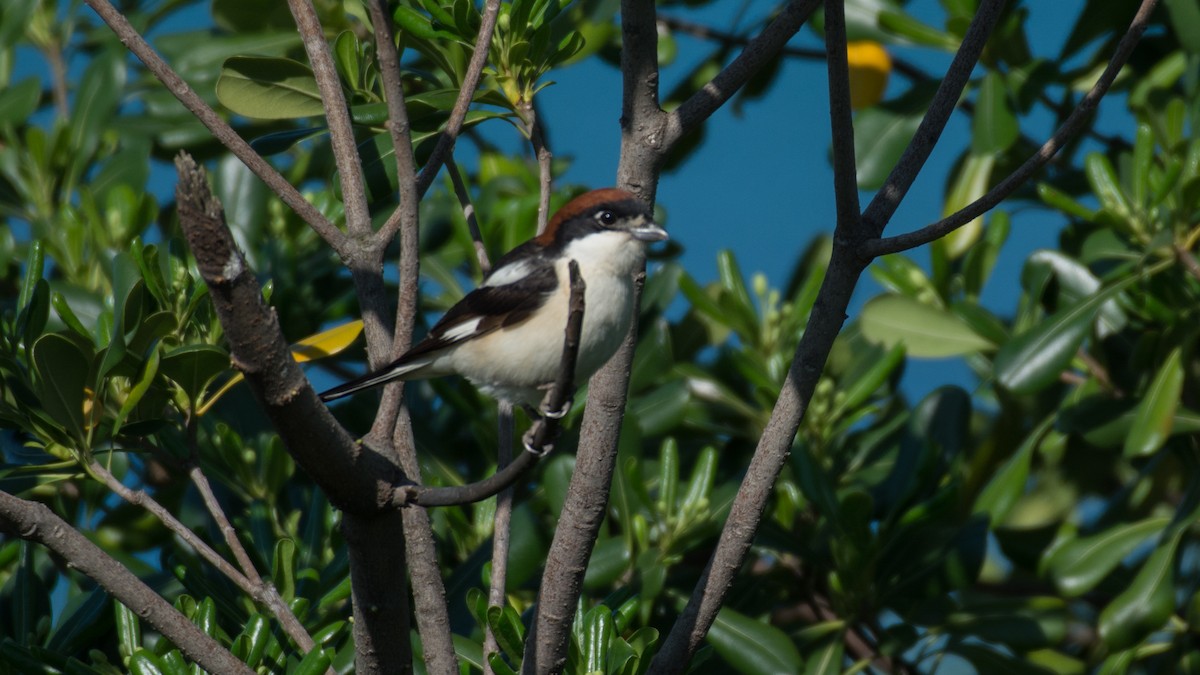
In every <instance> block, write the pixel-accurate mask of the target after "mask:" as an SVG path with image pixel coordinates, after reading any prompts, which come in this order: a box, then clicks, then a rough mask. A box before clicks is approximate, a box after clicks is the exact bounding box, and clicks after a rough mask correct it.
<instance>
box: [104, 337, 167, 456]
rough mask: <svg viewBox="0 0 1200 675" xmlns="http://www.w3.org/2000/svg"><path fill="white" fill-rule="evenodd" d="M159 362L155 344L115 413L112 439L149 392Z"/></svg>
mask: <svg viewBox="0 0 1200 675" xmlns="http://www.w3.org/2000/svg"><path fill="white" fill-rule="evenodd" d="M159 362H160V350H159V348H158V345H157V344H155V345H154V346H153V347H151V349H150V356H149V357H147V359H146V363H145V365H143V366H142V375H141V377H139V378H138V379H137V382H136V383H134V385H133V387H131V388H130V390H129V394H128V395H127V396H126V397H125V401H124V402H123V403H121V409H120V411H119V412H117V416H116V418H115V419H113V425H112V437H113V438H116V437H117V434H119V433H120V432H121V425H122V424H124V423H125V420H126V419H128V418H129V415H130V414H131V413H132V412H133V409H134V408H136V407H137V405H138V403H141V402H142V398H143V397H144V396H145V395H146V392H147V391H149V390H150V386H151V385H152V384H154V378H155V377H156V376H157V375H158V365H159Z"/></svg>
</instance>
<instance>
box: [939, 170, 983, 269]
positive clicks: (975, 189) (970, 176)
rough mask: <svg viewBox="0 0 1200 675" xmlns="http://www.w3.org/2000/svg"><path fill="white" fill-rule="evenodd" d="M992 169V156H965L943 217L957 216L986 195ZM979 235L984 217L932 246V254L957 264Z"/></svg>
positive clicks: (981, 231)
mask: <svg viewBox="0 0 1200 675" xmlns="http://www.w3.org/2000/svg"><path fill="white" fill-rule="evenodd" d="M995 165H996V158H995V155H992V154H976V153H974V152H972V153H971V154H969V155H967V157H966V159H964V160H963V162H962V164H960V165H959V167H958V175H957V176H955V177H954V179H953V180H952V181H951V184H950V185H951V187H950V191H949V192H948V193H947V194H946V204H945V206H944V207H943V208H942V215H943V216H948V215H950V214H952V213H956V212H958V211H960V210H961V209H963V208H965V207H966V206H968V205H970V204H971V203H972V202H974V201H975V200H976V199H979V198H980V197H982V196H983V195H984V193H986V192H987V189H988V185H989V184H990V181H991V178H992V168H993V167H994V166H995ZM982 234H983V216H979V217H977V218H974V219H972V220H970V221H968V222H967V223H966V224H964V225H963V226H962V227H960V228H958V229H957V230H954V231H953V232H951V233H950V234H947V235H946V236H945V237H942V238H941V239H939V240H938V241H937V242H935V244H934V245H935V247H936V248H935V250H938V251H942V252H944V253H945V255H946V257H947V258H948V259H949V260H957V259H959V258H961V257H962V256H964V255H966V253H967V251H969V250H970V249H971V247H972V246H974V245H975V242H976V241H978V240H979V237H980V235H982Z"/></svg>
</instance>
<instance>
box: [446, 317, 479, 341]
mask: <svg viewBox="0 0 1200 675" xmlns="http://www.w3.org/2000/svg"><path fill="white" fill-rule="evenodd" d="M480 321H483V317H475V318H472V319H467V320H466V321H464V322H462V323H460V324H456V325H454V326H452V327H450V328H449V329H447V330H446V332H445V333H442V335H441V336H440V338H441V339H442V340H445V341H446V342H458V341H459V340H465V339H467V338H469V337H471V336H472V335H474V334H475V330H476V329H477V328H479V322H480Z"/></svg>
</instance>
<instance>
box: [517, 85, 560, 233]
mask: <svg viewBox="0 0 1200 675" xmlns="http://www.w3.org/2000/svg"><path fill="white" fill-rule="evenodd" d="M518 111H519V113H520V115H521V121H522V123H524V124H525V133H527V134H528V135H529V143H530V144H531V145H532V146H533V153H534V155H535V156H536V157H537V163H538V215H537V233H538V234H541V233H543V232H545V231H546V224H547V223H548V222H549V220H550V187H551V185H552V183H553V180H554V177H553V176H552V175H551V174H550V169H551V166H550V164H551V161H552V160H553V159H554V155H553V154H551V152H550V147H549V146H548V145H547V143H546V134H545V132H544V130H543V129H542V121H541V120H540V119H538V114H537V110H536V109H534V107H533V102H532V101H523V102H522V103H521V105H520V106H519V107H518Z"/></svg>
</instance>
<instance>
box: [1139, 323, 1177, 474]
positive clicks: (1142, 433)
mask: <svg viewBox="0 0 1200 675" xmlns="http://www.w3.org/2000/svg"><path fill="white" fill-rule="evenodd" d="M1182 393H1183V363H1182V352H1181V351H1180V348H1179V347H1176V348H1175V349H1174V350H1172V351H1171V354H1170V356H1168V357H1167V360H1166V361H1164V362H1163V364H1162V367H1161V368H1159V369H1158V373H1157V374H1156V375H1155V376H1154V381H1153V382H1151V383H1150V388H1149V389H1147V390H1146V394H1145V395H1144V396H1143V397H1142V401H1141V403H1139V404H1138V407H1137V416H1136V417H1135V418H1134V421H1133V428H1132V429H1130V431H1129V436H1128V437H1127V438H1126V439H1125V456H1126V457H1145V456H1146V455H1152V454H1154V453H1155V452H1157V451H1158V449H1159V448H1161V447H1162V446H1163V444H1164V443H1166V442H1167V437H1169V436H1170V435H1171V428H1172V427H1173V426H1174V424H1175V411H1176V410H1178V409H1179V398H1180V395H1182Z"/></svg>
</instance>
